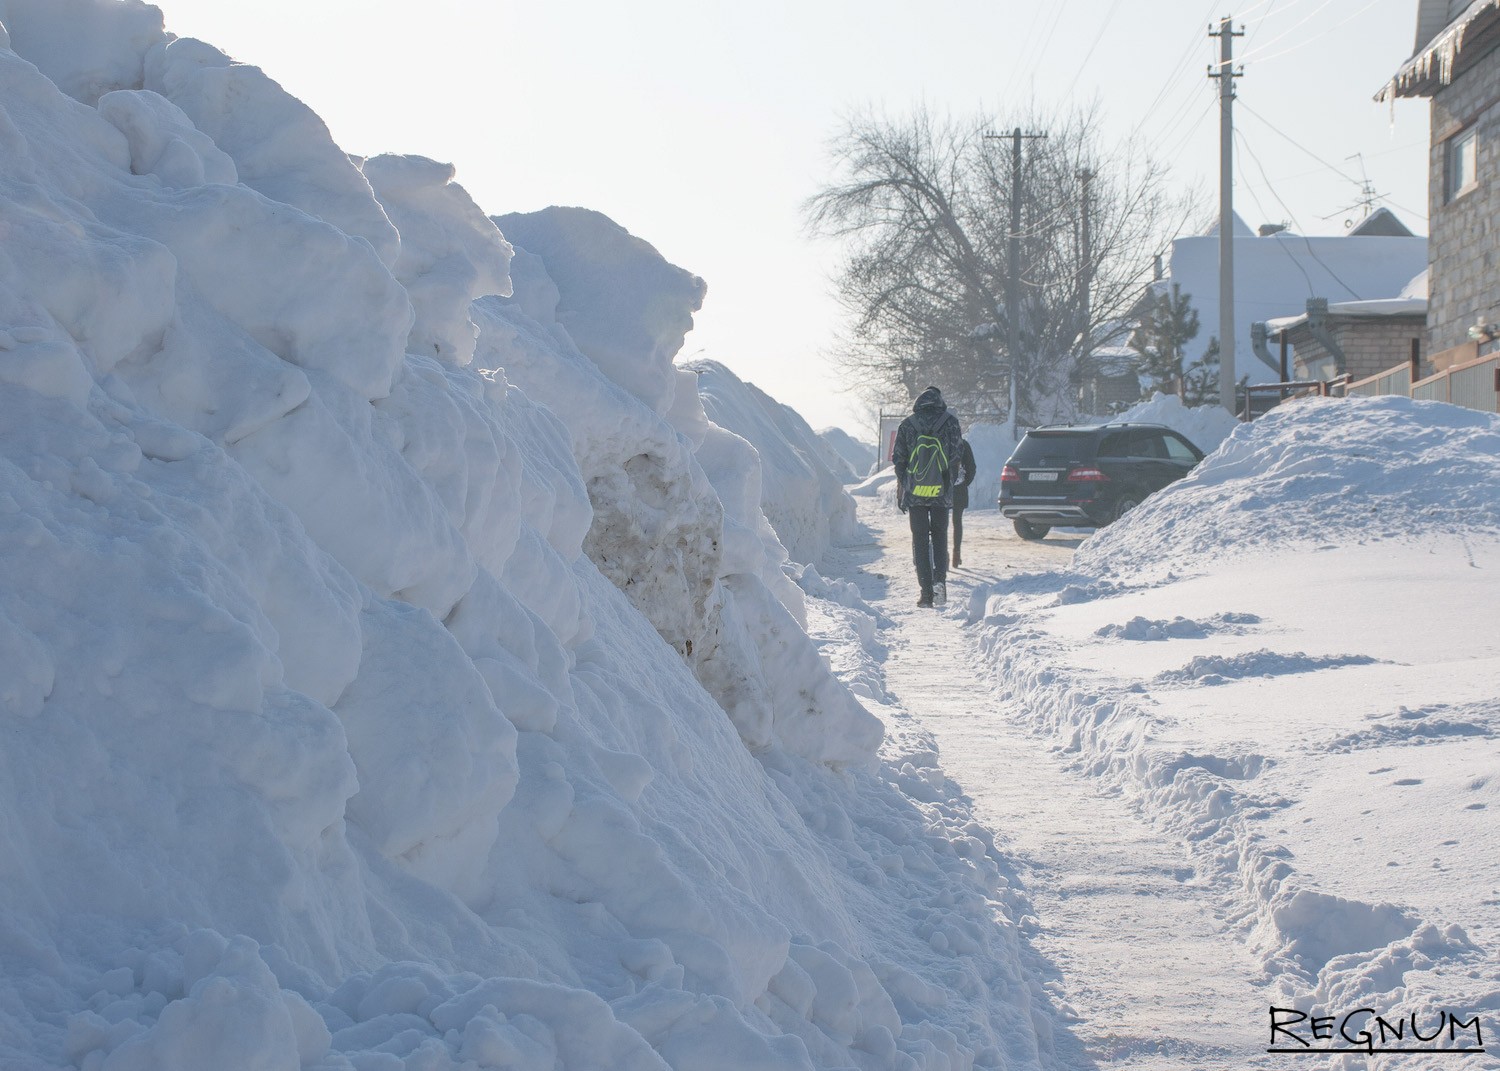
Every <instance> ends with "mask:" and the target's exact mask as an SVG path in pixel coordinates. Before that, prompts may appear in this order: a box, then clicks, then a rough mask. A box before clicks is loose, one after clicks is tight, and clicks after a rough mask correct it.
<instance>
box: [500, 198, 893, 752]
mask: <svg viewBox="0 0 1500 1071" xmlns="http://www.w3.org/2000/svg"><path fill="white" fill-rule="evenodd" d="M497 222H499V223H500V224H501V226H502V227H503V228H504V229H505V232H506V233H507V234H508V235H510V236H511V238H512V240H513V241H514V242H515V243H516V248H517V249H520V250H521V255H520V256H518V257H517V262H516V264H515V265H513V268H514V274H515V276H516V277H517V279H518V280H519V281H518V283H517V292H516V294H515V295H514V297H513V298H512V299H511V300H509V301H507V300H505V299H503V298H498V297H496V298H485V299H484V300H483V301H480V302H478V303H476V304H475V310H476V315H478V316H479V317H480V320H481V321H482V330H481V337H480V341H479V353H480V356H479V363H480V365H481V366H483V367H487V368H496V369H501V368H503V369H504V370H505V374H506V375H507V376H510V377H513V378H514V379H515V381H516V382H517V383H518V384H520V385H521V386H522V387H523V388H524V389H526V390H527V391H528V392H530V394H531V395H532V396H534V397H535V398H537V399H538V400H540V401H542V402H544V403H546V404H548V405H549V406H550V407H551V408H552V410H553V411H554V412H556V413H558V414H560V415H561V417H562V419H563V420H564V421H565V422H566V423H567V425H568V428H569V431H570V433H571V436H572V439H573V443H574V449H575V452H576V457H577V459H578V463H579V467H580V468H581V469H582V473H583V477H584V481H585V484H586V486H587V489H588V497H589V501H590V503H591V504H592V507H593V523H592V525H591V526H590V528H589V531H588V535H587V537H586V538H585V540H584V550H585V551H586V552H587V554H588V556H589V557H590V558H591V559H592V560H593V561H594V562H595V563H596V564H597V565H598V566H599V568H600V570H601V571H602V572H603V573H604V574H605V575H606V576H608V577H609V578H610V579H611V580H612V581H614V583H615V585H616V586H617V587H619V588H620V589H621V590H622V591H623V592H624V593H625V594H626V596H627V597H628V598H629V599H630V600H631V602H632V604H633V605H635V607H636V608H637V609H639V610H640V611H641V612H642V613H643V614H644V615H645V616H646V617H647V618H648V619H650V621H651V623H652V624H653V625H655V626H656V629H657V631H658V632H659V633H660V634H661V636H662V638H663V639H665V640H666V641H667V642H668V643H670V644H672V645H673V646H674V647H675V648H676V649H677V650H678V651H679V652H680V653H681V654H682V655H683V656H684V657H686V658H688V659H689V660H690V662H691V664H692V666H693V668H694V669H695V671H696V673H697V676H698V679H699V680H700V681H701V682H702V683H703V685H704V687H706V688H707V689H708V690H709V691H710V692H711V693H712V694H713V695H714V697H715V698H716V699H718V701H719V702H720V704H721V705H722V706H723V707H724V709H725V710H726V711H728V713H729V715H730V717H731V718H732V719H733V721H734V724H735V726H736V727H737V728H738V729H739V732H740V735H741V737H742V738H743V739H744V741H745V743H746V744H747V745H748V746H749V747H751V748H752V749H754V750H757V751H759V750H761V749H764V748H767V747H771V746H773V745H777V746H782V747H787V748H790V749H792V750H793V751H795V752H796V753H797V754H799V755H802V756H804V757H806V758H810V759H813V760H814V761H820V762H834V763H863V762H866V761H868V760H869V759H870V758H871V757H872V756H873V753H874V749H875V747H876V745H877V744H878V743H879V740H880V732H881V730H880V724H879V722H878V721H877V720H876V719H875V718H874V717H873V716H871V715H870V714H869V713H868V712H866V711H865V710H864V709H863V708H862V707H861V706H860V705H859V704H858V702H857V701H855V699H854V698H853V697H852V696H851V695H850V694H849V693H848V692H847V691H846V690H845V689H843V688H841V687H839V685H838V682H837V681H836V680H835V678H834V677H833V676H832V674H830V673H829V672H828V669H827V667H826V666H825V665H823V663H822V662H821V661H820V660H819V658H818V655H817V650H816V648H815V647H814V646H813V644H812V643H811V642H810V641H809V640H808V639H807V637H806V635H805V634H804V632H803V627H804V625H805V621H806V619H805V613H806V611H805V607H804V602H803V596H802V592H801V591H800V589H798V588H797V586H796V585H795V584H794V583H793V582H792V581H791V580H790V579H789V578H788V577H787V576H786V575H785V573H784V571H783V565H784V564H785V563H786V562H787V559H788V552H787V550H786V548H784V547H783V545H782V543H781V542H780V541H779V540H778V538H777V534H776V532H775V531H773V530H772V528H771V525H770V523H768V513H769V511H765V512H763V510H762V503H763V501H764V500H765V498H766V497H767V496H766V494H765V491H764V487H765V484H766V483H767V480H766V479H765V477H764V471H765V470H764V466H763V463H762V457H761V455H760V454H759V453H758V452H757V451H756V449H755V448H754V447H753V446H751V445H750V443H749V442H747V441H746V440H745V439H743V438H741V437H740V436H738V435H736V434H734V433H733V432H731V431H729V430H726V429H724V428H722V427H720V426H718V425H717V424H715V423H713V422H712V421H710V420H709V419H708V416H707V414H706V413H705V410H704V407H703V405H702V404H701V403H700V401H699V395H698V392H697V390H696V389H695V388H696V387H697V386H698V382H697V381H698V377H697V375H696V374H695V373H694V372H693V371H691V370H689V369H680V368H675V367H673V366H672V364H671V362H670V360H667V361H666V362H665V363H663V362H662V361H661V359H660V358H661V354H662V353H663V352H665V351H667V350H670V349H672V348H673V347H675V346H680V345H681V342H682V332H683V330H685V328H684V326H683V325H684V324H686V325H687V326H691V323H692V318H691V313H692V310H694V309H696V308H697V306H698V302H699V301H701V299H702V295H703V286H702V282H701V280H698V279H697V278H696V277H694V276H691V275H689V274H688V273H687V272H684V271H682V270H681V269H680V268H676V267H674V266H672V265H670V264H668V263H667V262H666V261H665V260H663V259H662V258H661V256H660V254H658V253H657V252H656V250H655V249H653V248H652V247H651V246H650V245H648V244H647V243H645V242H643V241H641V240H640V239H638V238H635V237H633V236H631V235H630V234H628V233H627V232H626V231H624V230H623V229H622V228H620V227H619V225H618V224H615V223H614V222H612V221H610V220H608V219H606V218H605V217H603V216H601V215H599V214H598V213H596V212H588V211H585V210H582V209H568V208H550V209H547V210H545V211H543V212H537V213H531V214H525V215H511V216H504V217H499V219H498V220H497ZM589 258H596V260H597V263H583V264H580V263H576V262H577V261H588V260H589ZM601 265H602V266H607V267H608V268H609V269H610V270H608V271H606V270H604V268H603V267H601ZM616 274H618V275H620V276H623V277H624V278H626V279H627V280H629V281H630V283H631V285H632V287H640V286H641V285H642V284H643V282H644V281H646V280H651V279H655V280H658V281H659V282H660V284H661V286H662V289H660V290H658V291H657V292H655V293H651V294H647V293H637V294H636V297H637V301H636V302H635V303H634V304H631V303H627V302H621V301H620V300H619V298H618V295H615V294H613V293H612V292H611V291H610V282H611V280H612V279H613V278H615V277H616ZM559 280H561V281H559ZM596 299H597V300H596ZM565 319H566V321H567V323H564V320H565ZM568 324H571V325H572V328H570V327H569V326H568ZM573 328H578V329H581V330H582V331H583V333H584V337H585V338H592V339H594V340H596V341H595V342H594V343H593V344H592V346H591V347H590V348H589V349H587V350H585V349H584V348H583V347H582V346H580V345H578V344H577V343H576V342H575V340H574V338H573V333H572V330H573ZM601 339H603V340H607V343H600V342H598V340H601ZM631 340H634V348H633V349H632V348H631V345H630V343H631ZM668 357H670V353H668ZM560 368H565V369H567V370H568V371H569V373H570V374H569V375H567V376H560V375H559V369H560ZM723 378H732V377H729V374H728V373H727V372H724V373H722V375H721V379H723ZM734 382H736V383H738V380H735V381H734ZM762 397H763V396H762ZM765 401H766V402H767V403H768V404H769V405H770V406H774V407H775V408H776V409H777V410H778V411H780V412H782V413H785V412H786V410H784V409H783V408H782V407H780V406H777V405H776V403H775V402H771V401H770V400H769V399H765ZM793 416H794V415H793ZM782 424H783V426H785V427H786V428H788V429H791V430H793V431H796V429H797V427H798V426H799V425H800V426H801V427H802V428H805V427H806V425H805V423H803V422H802V421H801V418H800V417H795V419H793V418H792V417H785V418H783V421H782ZM758 430H759V431H761V432H762V433H763V441H764V443H765V445H766V455H767V456H770V457H772V458H777V459H780V458H786V457H793V458H795V457H796V456H797V454H796V451H795V448H794V447H792V446H791V444H790V443H788V442H787V441H785V440H784V439H781V438H779V437H778V435H777V433H776V430H775V429H774V428H768V427H760V428H758ZM807 434H808V435H809V436H810V435H811V433H810V432H808V433H807ZM830 479H831V477H830ZM832 488H833V489H832V490H831V491H830V492H829V493H830V496H832V495H835V494H836V495H837V496H838V498H839V499H841V500H842V501H843V502H844V503H848V508H849V512H850V513H851V514H852V511H853V504H852V502H851V501H850V500H849V498H848V496H847V495H845V494H844V493H843V490H842V487H840V486H838V485H837V483H836V482H834V483H833V484H832ZM836 505H837V502H830V503H829V505H828V506H827V507H826V513H827V514H831V515H833V516H837V510H836V508H835V507H836ZM823 524H824V526H825V531H826V529H827V524H828V522H827V519H826V515H825V517H824V519H823ZM825 538H826V536H825ZM809 549H816V548H809Z"/></svg>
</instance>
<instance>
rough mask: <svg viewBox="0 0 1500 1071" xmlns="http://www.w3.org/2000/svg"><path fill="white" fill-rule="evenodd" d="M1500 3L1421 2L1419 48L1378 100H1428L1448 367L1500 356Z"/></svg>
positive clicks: (1439, 325)
mask: <svg viewBox="0 0 1500 1071" xmlns="http://www.w3.org/2000/svg"><path fill="white" fill-rule="evenodd" d="M1497 46H1500V0H1419V4H1418V9H1417V40H1416V49H1415V51H1414V53H1413V55H1412V57H1411V59H1409V60H1407V61H1406V63H1405V64H1404V65H1402V67H1401V69H1400V70H1399V71H1397V72H1396V74H1395V77H1393V78H1392V79H1391V81H1390V83H1389V84H1388V85H1387V86H1386V87H1385V88H1384V89H1383V90H1381V92H1380V93H1379V94H1378V95H1377V97H1376V99H1377V100H1382V101H1394V100H1395V98H1397V97H1408V98H1413V97H1425V98H1427V99H1428V100H1430V101H1431V102H1432V103H1431V107H1432V145H1431V151H1430V154H1429V161H1428V195H1427V199H1428V205H1429V217H1430V222H1429V238H1428V256H1429V260H1430V277H1429V301H1428V307H1427V333H1426V337H1427V346H1426V352H1427V353H1428V354H1429V355H1430V357H1429V361H1430V364H1431V366H1432V367H1434V368H1437V369H1444V368H1448V367H1451V366H1453V365H1456V364H1462V363H1464V362H1466V361H1472V360H1474V359H1476V358H1478V357H1482V356H1484V355H1486V354H1487V353H1493V352H1497V351H1500V327H1497V326H1496V325H1497V324H1500V182H1497V179H1500V51H1497Z"/></svg>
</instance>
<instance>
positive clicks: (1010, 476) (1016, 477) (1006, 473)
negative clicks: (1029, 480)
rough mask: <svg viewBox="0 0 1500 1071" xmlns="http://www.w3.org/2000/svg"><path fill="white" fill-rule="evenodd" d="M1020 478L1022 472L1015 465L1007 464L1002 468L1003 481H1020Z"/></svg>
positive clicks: (1001, 480)
mask: <svg viewBox="0 0 1500 1071" xmlns="http://www.w3.org/2000/svg"><path fill="white" fill-rule="evenodd" d="M1020 479H1021V474H1020V472H1018V471H1017V470H1016V467H1015V466H1014V465H1006V466H1005V467H1004V468H1003V469H1001V470H1000V482H1001V483H1017V482H1019V481H1020Z"/></svg>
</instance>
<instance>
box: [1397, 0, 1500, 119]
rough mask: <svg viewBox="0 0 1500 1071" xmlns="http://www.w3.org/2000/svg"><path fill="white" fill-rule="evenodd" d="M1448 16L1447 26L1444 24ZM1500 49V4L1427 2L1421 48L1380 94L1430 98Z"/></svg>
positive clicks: (1420, 23)
mask: <svg viewBox="0 0 1500 1071" xmlns="http://www.w3.org/2000/svg"><path fill="white" fill-rule="evenodd" d="M1443 17H1446V19H1447V21H1446V22H1445V23H1441V29H1439V25H1440V20H1441V19H1442V18H1443ZM1497 45H1500V0H1473V3H1470V4H1469V5H1468V6H1467V7H1464V6H1462V0H1423V2H1422V4H1421V6H1420V8H1419V9H1418V13H1417V48H1416V52H1415V53H1414V54H1413V55H1412V57H1411V59H1409V60H1407V61H1406V62H1405V63H1404V64H1402V66H1401V69H1400V70H1399V71H1397V72H1396V74H1395V76H1394V77H1393V78H1392V79H1391V80H1390V81H1389V82H1388V83H1386V85H1385V86H1384V87H1382V89H1381V90H1380V92H1379V93H1377V94H1375V99H1376V100H1381V101H1383V100H1389V99H1391V98H1392V97H1430V96H1432V95H1433V94H1434V93H1436V92H1437V91H1438V90H1439V89H1441V88H1442V87H1443V86H1445V85H1449V84H1450V83H1451V82H1452V81H1453V79H1454V77H1455V76H1456V75H1458V74H1461V73H1462V72H1463V71H1464V70H1466V69H1468V68H1469V67H1472V66H1473V65H1474V64H1475V63H1476V62H1478V60H1479V59H1480V58H1481V57H1483V56H1485V55H1486V54H1487V53H1489V52H1490V51H1491V50H1493V49H1494V48H1495V47H1496V46H1497Z"/></svg>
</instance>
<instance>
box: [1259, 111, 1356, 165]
mask: <svg viewBox="0 0 1500 1071" xmlns="http://www.w3.org/2000/svg"><path fill="white" fill-rule="evenodd" d="M1240 107H1241V108H1243V109H1244V110H1245V111H1247V112H1249V113H1250V114H1251V115H1253V116H1255V118H1257V119H1259V120H1260V121H1261V122H1262V123H1265V124H1266V127H1267V128H1268V129H1270V130H1271V131H1273V132H1274V133H1276V134H1279V135H1281V137H1283V138H1285V139H1286V140H1287V141H1289V142H1291V143H1292V144H1293V145H1294V146H1296V147H1297V148H1299V149H1301V150H1302V151H1303V152H1305V153H1306V154H1307V155H1308V156H1310V157H1312V158H1313V159H1314V160H1316V161H1317V162H1318V163H1320V164H1322V165H1323V166H1324V167H1326V168H1327V169H1328V170H1330V171H1332V172H1333V173H1334V174H1335V175H1337V176H1338V177H1339V178H1341V179H1343V180H1344V181H1345V182H1352V183H1353V184H1354V185H1356V186H1358V185H1360V181H1359V180H1358V179H1356V178H1353V177H1352V176H1350V175H1346V174H1345V173H1344V172H1342V171H1340V170H1339V169H1338V168H1337V167H1335V166H1334V165H1333V164H1330V163H1329V162H1328V161H1327V160H1325V159H1323V158H1322V157H1321V156H1319V155H1318V154H1317V153H1315V152H1313V151H1312V150H1311V149H1309V148H1308V147H1307V146H1306V145H1303V144H1302V143H1301V142H1299V141H1297V140H1296V139H1295V138H1293V137H1292V136H1291V135H1290V134H1288V133H1287V132H1286V131H1284V130H1282V129H1281V128H1280V127H1278V126H1277V125H1276V124H1275V123H1273V122H1271V120H1269V119H1267V118H1266V117H1265V116H1264V115H1261V114H1260V112H1258V111H1256V110H1255V109H1254V108H1252V107H1250V105H1248V104H1245V103H1243V102H1242V103H1241V104H1240Z"/></svg>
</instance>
